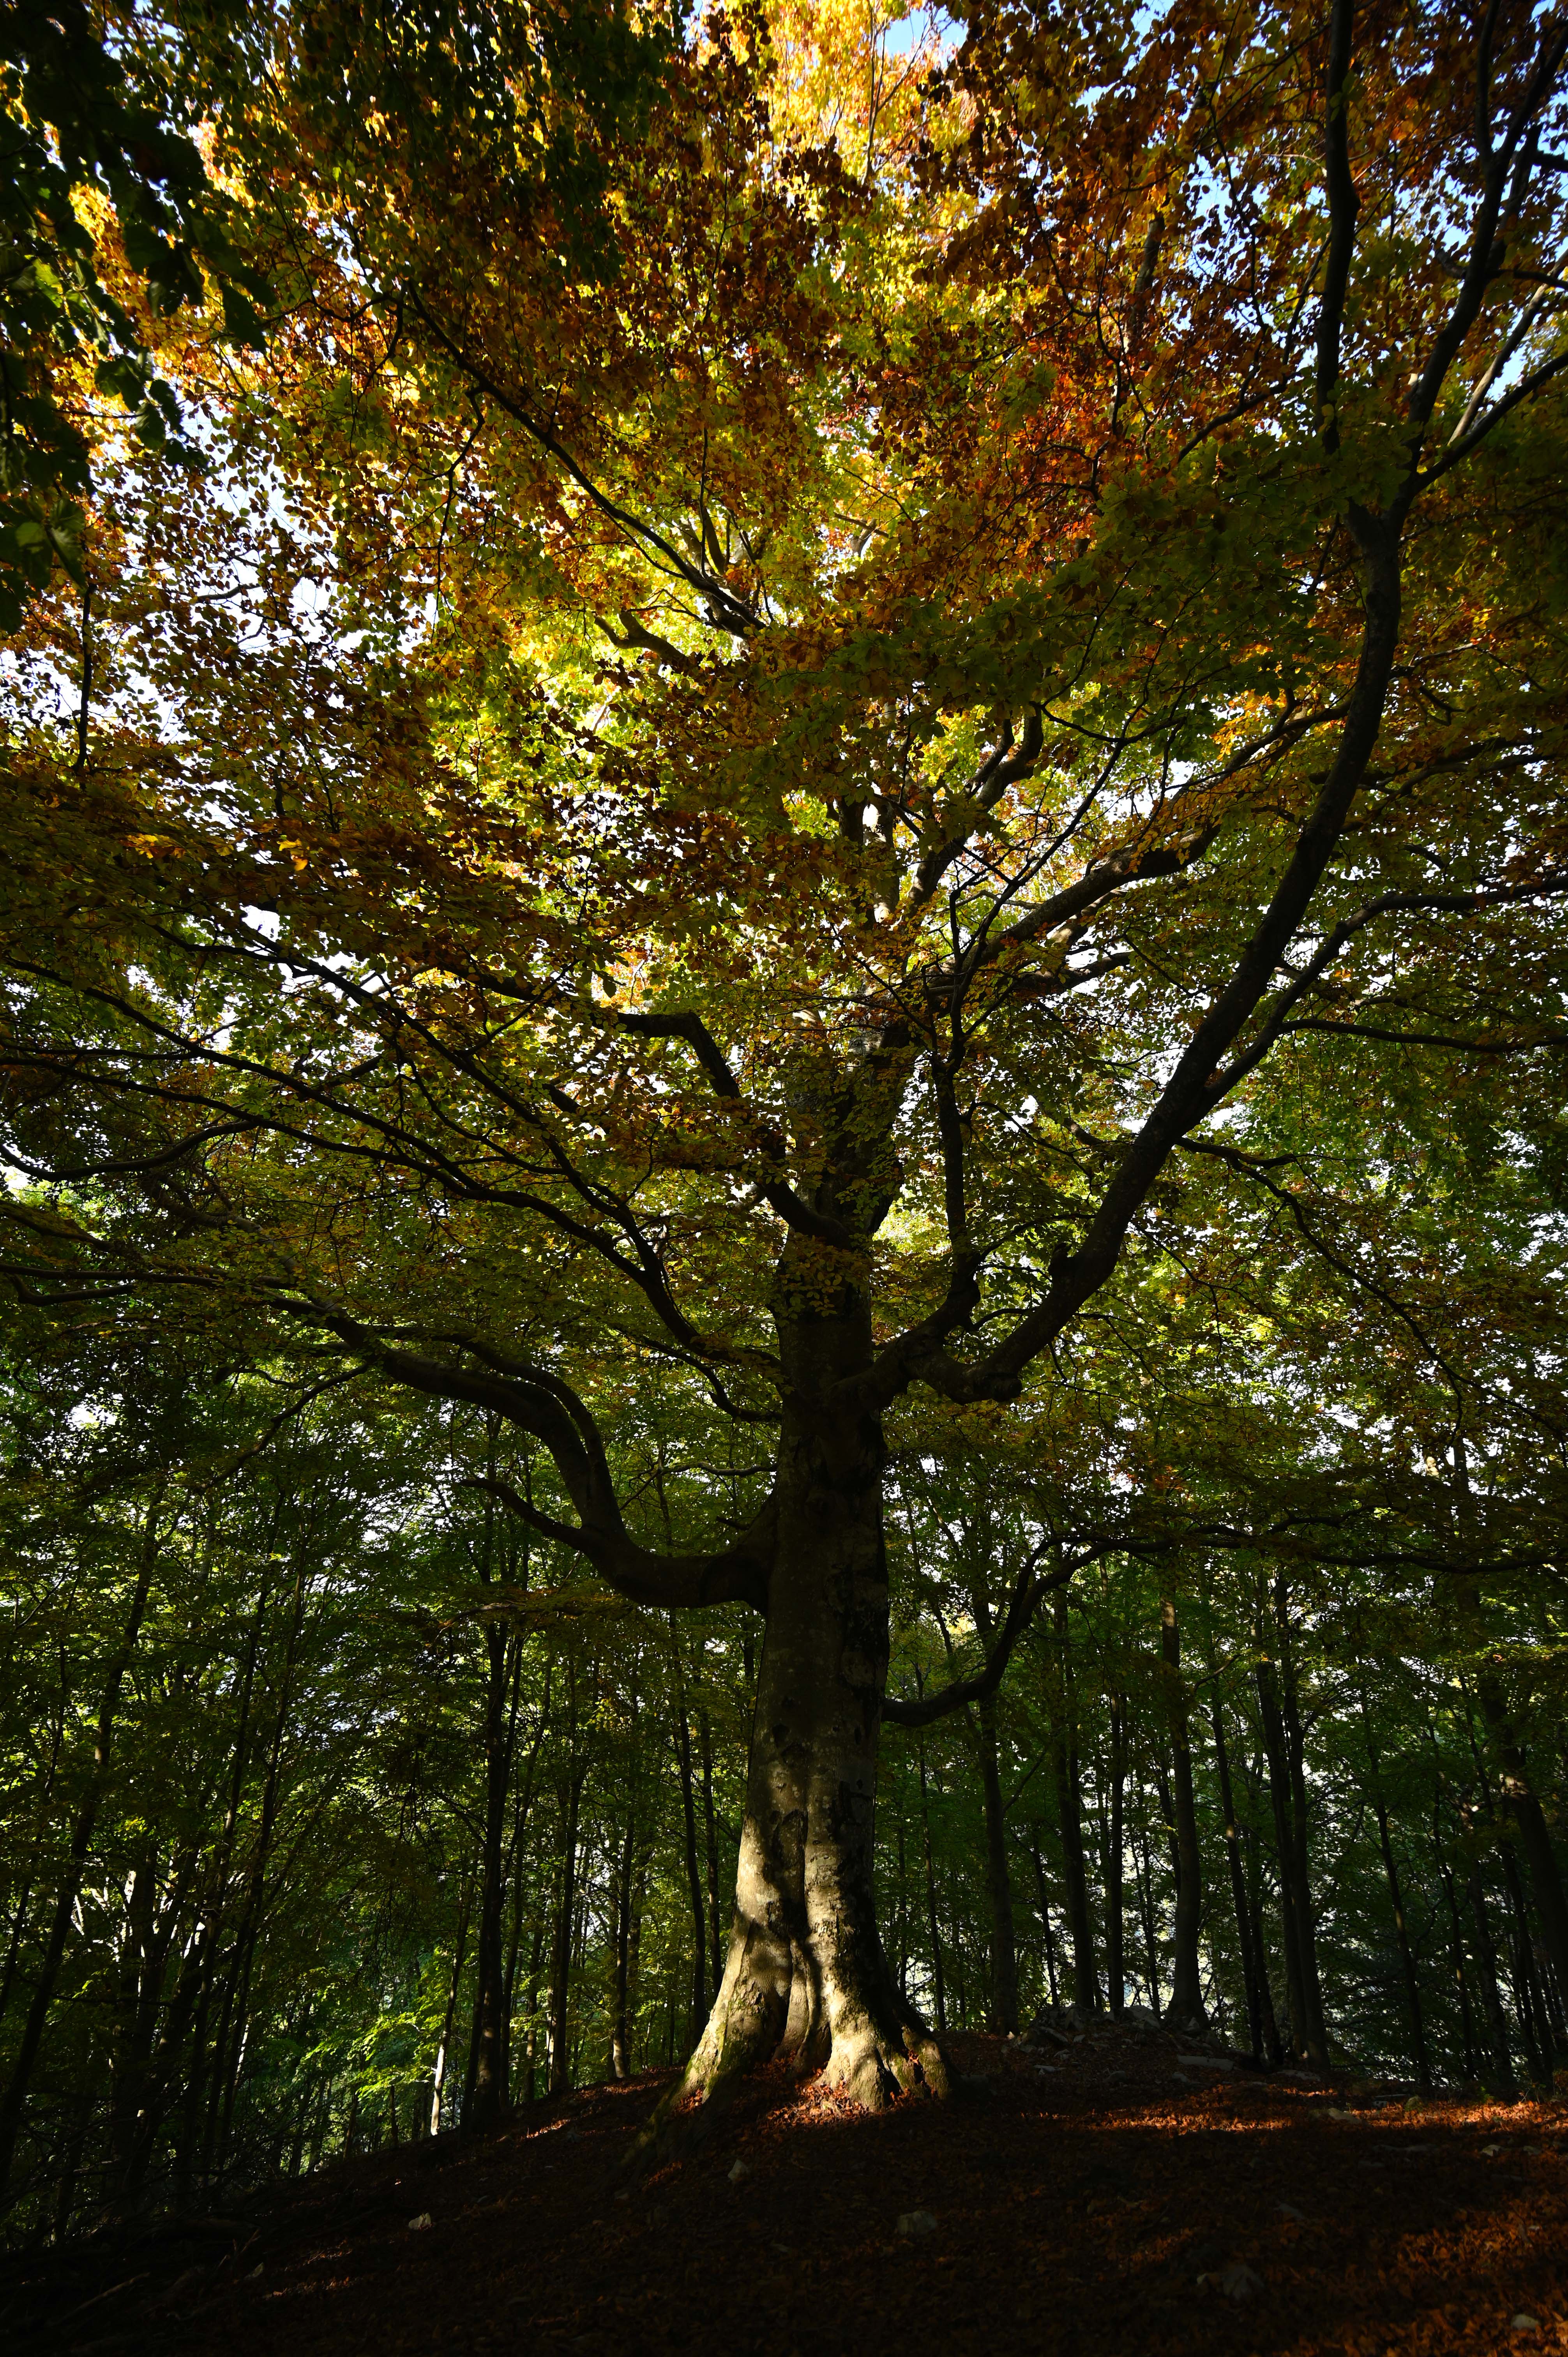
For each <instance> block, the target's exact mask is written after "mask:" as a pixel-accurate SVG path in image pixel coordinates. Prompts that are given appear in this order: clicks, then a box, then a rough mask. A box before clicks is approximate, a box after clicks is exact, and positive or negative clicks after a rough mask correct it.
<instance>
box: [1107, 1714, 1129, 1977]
mask: <svg viewBox="0 0 1568 2357" xmlns="http://www.w3.org/2000/svg"><path fill="white" fill-rule="evenodd" d="M1126 1794H1127V1701H1126V1697H1125V1695H1113V1696H1112V1703H1111V1830H1110V1835H1109V1838H1108V1839H1107V1842H1106V1846H1105V1994H1106V2002H1107V2003H1108V2005H1109V2006H1110V2008H1111V2014H1112V2019H1113V2020H1120V2019H1121V2017H1122V2011H1123V2008H1124V2007H1125V2005H1126V2002H1127V1953H1126V1934H1127V1925H1126V1909H1127V1893H1126V1875H1125V1871H1124V1861H1123V1858H1122V1848H1123V1845H1124V1842H1125V1839H1126V1835H1125V1826H1124V1817H1125V1811H1126Z"/></svg>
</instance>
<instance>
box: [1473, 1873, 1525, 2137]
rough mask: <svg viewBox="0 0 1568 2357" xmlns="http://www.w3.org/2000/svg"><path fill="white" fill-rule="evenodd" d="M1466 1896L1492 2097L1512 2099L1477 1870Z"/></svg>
mask: <svg viewBox="0 0 1568 2357" xmlns="http://www.w3.org/2000/svg"><path fill="white" fill-rule="evenodd" d="M1466 1896H1467V1897H1468V1899H1469V1901H1470V1921H1471V1922H1472V1923H1473V1925H1474V1926H1475V1952H1476V1977H1477V1980H1478V1981H1479V1982H1480V1985H1481V2010H1482V2012H1483V2013H1484V2015H1485V2016H1486V2022H1487V2043H1488V2045H1489V2046H1490V2048H1491V2061H1492V2067H1491V2071H1490V2073H1489V2079H1490V2084H1491V2088H1492V2092H1493V2093H1495V2094H1499V2095H1513V2094H1515V2093H1517V2092H1518V2086H1519V2083H1518V2081H1517V2080H1516V2078H1515V2077H1514V2067H1513V2054H1512V2051H1511V2050H1510V2048H1509V2025H1508V2017H1507V2015H1506V2014H1505V2013H1504V2011H1503V2000H1502V1992H1501V1990H1500V1989H1499V1988H1498V1952H1497V1948H1496V1945H1495V1944H1494V1943H1493V1939H1492V1926H1491V1920H1490V1918H1489V1916H1488V1915H1487V1892H1486V1886H1485V1884H1484V1883H1483V1882H1482V1880H1481V1869H1480V1867H1478V1866H1473V1867H1471V1868H1470V1874H1469V1879H1468V1881H1467V1882H1466Z"/></svg>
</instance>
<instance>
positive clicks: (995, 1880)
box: [976, 1695, 1018, 2036]
mask: <svg viewBox="0 0 1568 2357" xmlns="http://www.w3.org/2000/svg"><path fill="white" fill-rule="evenodd" d="M978 1717H979V1732H978V1736H977V1738H976V1742H977V1749H978V1750H979V1752H980V1778H981V1786H982V1790H983V1795H984V1803H985V1879H986V1888H987V1893H988V1896H989V1898H990V1901H991V2027H992V2029H993V2031H995V2032H996V2033H997V2034H998V2035H999V2036H1005V2035H1006V2033H1007V2032H1008V2031H1009V2030H1013V2029H1017V2027H1018V1954H1017V1949H1016V1946H1015V1938H1014V1929H1013V1880H1012V1877H1011V1875H1010V1874H1009V1873H1008V1871H1007V1812H1006V1809H1005V1806H1004V1803H1003V1799H1002V1770H1001V1763H1000V1761H999V1760H998V1758H997V1750H996V1703H995V1698H994V1696H993V1695H986V1697H985V1699H984V1700H983V1702H982V1703H981V1705H980V1706H979V1711H978Z"/></svg>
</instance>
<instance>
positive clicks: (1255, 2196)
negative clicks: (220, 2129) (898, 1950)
mask: <svg viewBox="0 0 1568 2357" xmlns="http://www.w3.org/2000/svg"><path fill="white" fill-rule="evenodd" d="M950 2050H951V2051H952V2052H953V2054H954V2056H955V2059H956V2061H958V2063H959V2064H960V2066H961V2069H962V2071H963V2072H964V2073H965V2074H966V2081H967V2084H966V2087H965V2092H963V2093H961V2095H960V2096H958V2097H957V2098H955V2100H954V2101H952V2102H951V2103H950V2104H931V2103H927V2102H920V2101H913V2102H905V2103H900V2104H897V2105H896V2106H895V2107H894V2108H893V2109H892V2110H890V2111H889V2112H886V2113H885V2114H883V2115H880V2116H878V2117H875V2118H871V2117H866V2116H865V2115H849V2114H846V2113H845V2112H844V2111H843V2110H842V2109H838V2108H835V2107H834V2106H833V2105H832V2104H827V2103H824V2102H823V2101H822V2098H821V2097H820V2096H818V2095H816V2094H814V2093H813V2090H812V2089H811V2086H810V2085H807V2086H806V2087H804V2088H801V2087H800V2086H799V2085H797V2084H794V2083H786V2082H784V2081H782V2080H777V2081H773V2082H766V2081H764V2082H759V2083H757V2085H756V2086H755V2087H753V2088H751V2089H749V2090H748V2091H747V2093H746V2094H745V2095H744V2096H743V2097H742V2098H741V2099H740V2100H739V2102H737V2104H736V2106H735V2107H734V2108H733V2109H732V2110H731V2111H730V2112H729V2113H728V2114H727V2115H725V2117H724V2119H723V2120H722V2122H720V2123H719V2124H717V2125H716V2126H714V2129H713V2132H712V2133H711V2135H710V2136H708V2137H707V2139H706V2140H705V2141H704V2142H703V2143H701V2144H700V2145H699V2146H698V2147H696V2148H695V2149H693V2150H691V2151H689V2152H688V2153H687V2155H686V2157H685V2158H681V2159H677V2160H673V2161H671V2162H669V2163H667V2164H666V2165H665V2166H664V2167H663V2168H661V2169H659V2170H658V2171H657V2172H656V2173H654V2174H653V2175H652V2176H651V2177H650V2178H648V2179H645V2180H643V2181H642V2182H640V2183H639V2184H637V2185H636V2186H632V2187H628V2184H627V2183H626V2182H625V2180H624V2178H623V2176H622V2173H621V2170H620V2168H619V2164H620V2162H621V2160H622V2158H623V2157H624V2155H625V2154H626V2152H627V2151H628V2148H629V2145H630V2140H631V2136H632V2133H633V2131H634V2129H635V2128H636V2126H638V2124H639V2122H640V2121H641V2120H642V2119H643V2118H644V2117H645V2116H646V2115H647V2113H648V2111H649V2109H650V2105H651V2104H652V2102H653V2101H654V2099H655V2097H656V2095H657V2093H659V2091H660V2088H661V2087H662V2086H663V2085H665V2084H667V2083H668V2078H667V2074H664V2073H651V2074H649V2075H647V2076H645V2077H643V2078H641V2079H639V2080H637V2081H634V2082H633V2083H631V2084H630V2085H628V2086H622V2087H614V2086H606V2087H590V2088H586V2089H585V2090H584V2091H583V2092H582V2093H579V2094H575V2095H573V2096H572V2097H570V2098H569V2099H567V2100H566V2101H564V2102H563V2103H560V2104H553V2105H551V2106H549V2107H545V2106H535V2107H534V2110H533V2112H532V2115H526V2116H525V2115H522V2114H521V2113H520V2114H519V2115H517V2117H516V2118H515V2119H514V2121H513V2122H512V2124H511V2125H510V2126H508V2127H507V2128H504V2129H502V2130H500V2131H499V2132H498V2133H497V2134H495V2135H493V2136H488V2137H485V2138H482V2139H472V2140H465V2139H463V2138H460V2137H457V2136H450V2137H443V2138H441V2139H440V2140H438V2141H437V2142H435V2143H424V2144H418V2145H405V2146H403V2147H401V2148H399V2149H392V2150H390V2151H383V2152H382V2153H381V2154H380V2155H379V2156H376V2157H374V2158H361V2159H357V2160H354V2161H352V2162H347V2163H342V2164H339V2165H338V2166H335V2167H332V2168H328V2169H322V2170H320V2171H319V2172H318V2173H317V2175H316V2176H314V2177H312V2178H309V2179H305V2180H303V2181H296V2182H294V2183H290V2184H285V2185H283V2186H279V2187H275V2188H274V2189H272V2190H270V2191H269V2192H268V2193H266V2194H265V2195H260V2194H258V2195H256V2196H254V2197H252V2199H251V2200H250V2201H249V2202H248V2203H247V2204H246V2206H245V2214H244V2215H243V2216H242V2217H232V2218H230V2219H227V2220H225V2221H223V2222H214V2221H207V2222H204V2223H202V2224H200V2225H197V2224H196V2223H190V2224H188V2225H186V2226H185V2227H183V2228H181V2227H177V2226H173V2225H168V2224H166V2225H164V2226H162V2227H160V2228H158V2229H156V2230H152V2229H148V2230H145V2232H144V2233H143V2234H142V2236H141V2238H140V2239H132V2238H128V2237H127V2236H125V2235H124V2234H118V2235H115V2236H108V2235H101V2236H97V2237H94V2238H92V2239H91V2240H88V2241H84V2242H81V2243H79V2244H74V2245H73V2246H71V2247H70V2249H62V2250H59V2251H56V2252H53V2253H49V2254H47V2255H44V2256H41V2257H40V2258H38V2259H37V2260H34V2261H30V2262H25V2263H21V2264H16V2265H13V2266H11V2267H10V2268H9V2269H8V2270H7V2271H5V2274H4V2275H0V2346H4V2347H5V2349H6V2350H7V2352H11V2357H24V2352H45V2351H47V2352H48V2353H49V2357H111V2352H121V2351H124V2352H148V2357H151V2352H158V2353H159V2357H162V2352H171V2357H172V2353H173V2352H191V2357H197V2352H221V2357H282V2352H287V2357H349V2352H354V2357H357V2352H360V2351H364V2352H377V2357H394V2352H395V2357H403V2352H408V2357H413V2352H425V2351H436V2350H441V2351H454V2352H475V2357H478V2352H490V2351H496V2352H510V2351H518V2352H527V2357H556V2353H557V2352H560V2357H565V2352H590V2357H639V2352H645V2351H646V2352H677V2351H680V2352H684V2351H687V2350H709V2349H713V2350H719V2349H724V2350H728V2351H730V2352H736V2357H751V2352H756V2357H797V2352H798V2357H814V2352H819V2351H824V2352H837V2351H844V2352H850V2351H854V2352H856V2357H863V2352H864V2357H870V2353H871V2352H881V2351H886V2352H889V2357H892V2352H898V2357H911V2352H925V2351H932V2352H935V2351H940V2352H950V2351H951V2352H985V2357H1012V2352H1024V2351H1029V2352H1036V2351H1039V2352H1058V2351H1059V2352H1064V2357H1065V2352H1083V2353H1084V2357H1090V2352H1101V2351H1104V2352H1128V2357H1167V2352H1168V2357H1176V2352H1209V2351H1215V2352H1236V2357H1261V2352H1273V2351H1281V2352H1283V2351H1289V2352H1300V2357H1308V2352H1327V2351H1335V2352H1338V2351H1353V2352H1357V2357H1370V2352H1377V2357H1382V2352H1386V2351H1396V2352H1400V2357H1406V2352H1409V2357H1416V2352H1420V2357H1438V2352H1444V2357H1446V2352H1453V2351H1472V2350H1474V2351H1480V2350H1486V2351H1496V2350H1509V2351H1514V2352H1522V2351H1527V2350H1542V2351H1553V2352H1555V2351H1562V2352H1568V2104H1539V2103H1534V2102H1526V2103H1520V2104H1487V2103H1473V2102H1466V2101H1461V2100H1459V2099H1457V2098H1455V2099H1448V2098H1445V2097H1439V2098H1438V2099H1436V2100H1435V2101H1434V2102H1433V2103H1431V2104H1427V2105H1425V2106H1423V2108H1421V2109H1420V2110H1419V2111H1414V2112H1407V2111H1406V2110H1405V2109H1404V2108H1403V2105H1402V2103H1401V2102H1400V2101H1399V2100H1397V2099H1391V2097H1390V2096H1389V2095H1388V2094H1387V2093H1380V2092H1379V2091H1377V2090H1375V2089H1368V2088H1365V2087H1362V2088H1359V2089H1358V2090H1356V2091H1354V2092H1351V2091H1349V2090H1348V2088H1347V2086H1346V2085H1345V2084H1344V2083H1338V2084H1336V2085H1333V2086H1330V2085H1326V2084H1319V2083H1305V2082H1302V2081H1295V2082H1292V2081H1289V2080H1287V2079H1285V2078H1284V2077H1283V2075H1281V2074H1275V2075H1273V2076H1272V2077H1267V2076H1264V2075H1263V2074H1262V2073H1261V2072H1254V2071H1252V2070H1251V2068H1250V2067H1247V2068H1237V2067H1235V2066H1233V2065H1232V2066H1230V2067H1229V2068H1227V2066H1226V2065H1225V2064H1224V2063H1223V2062H1222V2061H1217V2060H1214V2059H1210V2060H1209V2061H1207V2062H1205V2061H1202V2060H1200V2059H1199V2058H1198V2055H1197V2052H1196V2050H1192V2049H1191V2048H1187V2049H1184V2048H1183V2047H1182V2046H1181V2045H1179V2044H1178V2043H1177V2041H1176V2040H1175V2039H1174V2038H1172V2037H1170V2036H1168V2035H1167V2034H1165V2032H1163V2031H1159V2032H1155V2031H1148V2030H1145V2031H1144V2032H1142V2033H1134V2032H1133V2031H1130V2030H1122V2031H1116V2030H1112V2029H1109V2028H1106V2029H1101V2030H1099V2031H1096V2030H1090V2031H1089V2032H1088V2033H1086V2034H1085V2035H1083V2036H1082V2037H1080V2038H1079V2039H1077V2040H1074V2041H1073V2042H1071V2043H1069V2044H1068V2045H1067V2046H1065V2047H1063V2048H1061V2049H1059V2050H1051V2051H1050V2052H1048V2053H1046V2054H1041V2053H1039V2052H1037V2051H1036V2050H1033V2049H1031V2048H1028V2047H1026V2046H1024V2045H1023V2044H1022V2043H1015V2042H1014V2041H1011V2040H999V2039H989V2038H955V2039H953V2040H950ZM911 2213H918V2214H916V2215H911Z"/></svg>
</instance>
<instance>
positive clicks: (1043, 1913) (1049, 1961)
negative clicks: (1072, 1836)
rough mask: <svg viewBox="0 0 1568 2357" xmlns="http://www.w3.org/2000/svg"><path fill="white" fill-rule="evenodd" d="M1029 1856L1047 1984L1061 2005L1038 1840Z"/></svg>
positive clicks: (1053, 2000) (1033, 1844)
mask: <svg viewBox="0 0 1568 2357" xmlns="http://www.w3.org/2000/svg"><path fill="white" fill-rule="evenodd" d="M1029 1856H1030V1857H1032V1858H1033V1860H1034V1862H1035V1893H1036V1898H1037V1900H1038V1901H1039V1908H1040V1944H1041V1946H1042V1947H1043V1948H1044V1950H1045V1954H1046V1986H1047V1989H1048V1990H1049V1991H1050V1996H1051V2003H1052V2004H1053V2005H1058V2006H1059V2005H1060V2003H1061V2001H1062V1999H1061V1984H1060V1982H1059V1980H1058V1976H1057V1935H1056V1933H1055V1932H1054V1931H1053V1930H1052V1928H1051V1902H1050V1900H1049V1897H1048V1896H1047V1890H1046V1867H1045V1860H1044V1859H1043V1858H1042V1857H1041V1856H1040V1845H1039V1843H1038V1841H1037V1840H1036V1841H1032V1842H1031V1843H1030V1844H1029Z"/></svg>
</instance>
